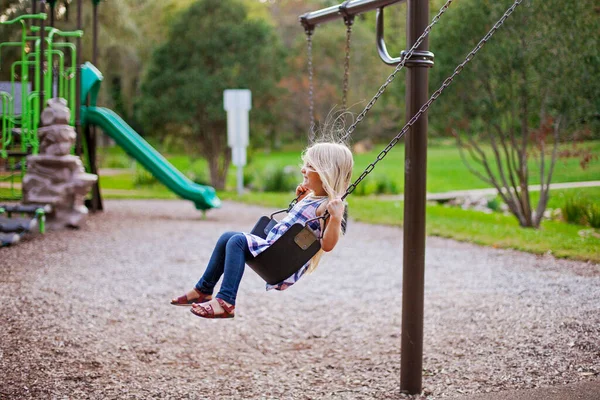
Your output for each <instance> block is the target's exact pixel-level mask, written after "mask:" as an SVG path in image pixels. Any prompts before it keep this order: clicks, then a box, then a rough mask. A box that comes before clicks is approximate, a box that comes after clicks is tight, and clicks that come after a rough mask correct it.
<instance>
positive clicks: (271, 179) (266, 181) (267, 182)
mask: <svg viewBox="0 0 600 400" xmlns="http://www.w3.org/2000/svg"><path fill="white" fill-rule="evenodd" d="M300 182H301V179H300V177H299V176H298V168H297V167H295V166H287V167H285V168H283V169H282V168H271V169H267V170H266V171H265V172H264V174H263V176H262V190H263V191H265V192H289V191H294V190H295V189H296V186H298V183H300Z"/></svg>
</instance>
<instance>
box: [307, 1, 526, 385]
mask: <svg viewBox="0 0 600 400" xmlns="http://www.w3.org/2000/svg"><path fill="white" fill-rule="evenodd" d="M404 1H406V3H407V5H408V12H407V48H409V49H410V50H408V51H406V52H404V51H403V52H402V53H401V56H400V57H399V58H392V57H390V56H389V54H388V52H387V49H386V46H385V41H384V39H383V8H384V7H385V6H388V5H391V4H394V3H399V2H404ZM452 1H453V0H447V1H446V3H445V4H444V6H442V8H441V9H440V11H439V13H438V14H437V15H436V16H435V17H434V18H433V20H432V22H431V23H430V24H429V25H428V18H429V1H420V0H352V1H351V0H347V1H345V2H344V3H342V4H340V5H339V6H333V7H329V8H326V9H322V10H319V11H315V12H312V13H307V14H304V15H302V16H300V22H301V24H302V26H304V29H305V31H306V33H307V37H308V38H309V40H308V44H309V46H310V45H311V41H310V37H311V35H312V33H313V30H314V28H315V27H316V25H318V24H321V23H325V22H329V21H332V20H336V19H338V18H344V20H345V21H347V20H348V19H353V18H354V16H355V15H358V14H360V13H363V12H367V11H371V10H374V9H377V21H376V23H377V49H378V52H379V55H380V57H381V59H382V60H383V61H384V62H385V63H386V64H388V65H396V69H395V70H394V72H392V74H390V76H389V77H388V79H387V80H386V82H385V83H384V84H383V85H382V86H381V87H380V89H379V90H378V92H377V93H376V94H375V96H374V97H373V98H372V99H371V101H370V102H369V103H368V104H367V106H366V107H365V109H364V110H363V111H362V112H361V113H360V114H359V115H358V117H357V118H356V120H355V122H354V124H352V125H351V126H350V128H349V129H348V130H347V132H346V135H345V138H346V137H348V136H349V135H350V134H351V133H352V132H353V131H354V129H355V128H356V125H357V124H358V123H359V122H360V121H361V120H362V119H363V118H364V116H365V115H366V113H367V112H368V111H369V110H370V109H371V107H372V106H373V105H374V104H375V102H376V101H377V100H378V99H379V97H380V96H381V95H382V94H383V92H384V91H385V89H386V88H387V86H388V85H389V84H390V83H391V82H392V80H393V79H394V77H395V75H396V73H397V72H398V71H399V70H400V69H401V68H402V67H404V66H406V67H408V71H407V75H406V120H407V122H406V124H405V125H404V126H403V128H402V129H401V131H400V132H399V133H398V134H397V135H396V136H395V137H394V138H393V139H392V141H391V142H390V143H389V144H388V145H387V146H386V147H385V149H384V150H383V151H381V152H380V153H379V155H378V156H377V158H376V160H375V161H374V162H373V163H371V164H370V165H369V166H368V167H367V168H366V169H365V171H364V172H363V173H362V174H361V175H360V176H359V178H358V179H356V181H355V182H354V183H353V184H351V185H350V187H349V188H348V190H347V191H346V194H345V195H344V196H343V198H346V197H347V196H348V195H349V194H350V193H352V191H354V189H355V188H356V185H357V184H358V183H359V182H360V181H362V180H363V179H364V178H365V177H366V175H368V174H369V173H370V172H371V171H372V170H373V168H374V167H375V165H376V164H377V163H378V162H379V161H381V160H382V159H383V158H384V157H385V156H386V155H387V153H388V152H389V151H390V150H391V148H392V147H394V146H395V145H396V144H397V143H398V141H399V140H400V139H401V138H402V137H403V136H404V135H405V134H406V133H407V132H409V130H410V134H409V135H407V136H406V139H405V143H406V145H405V166H404V177H405V201H404V204H405V205H404V235H403V239H404V247H403V278H402V335H401V340H402V341H401V369H400V390H401V391H402V392H407V393H409V394H417V393H420V392H421V390H422V370H423V308H424V307H423V306H424V285H425V267H424V264H425V237H426V233H425V215H426V214H425V203H426V167H427V110H428V109H429V107H430V106H431V104H432V103H433V102H434V101H435V100H436V99H437V98H438V97H439V95H440V94H441V93H442V91H443V90H445V88H446V87H448V86H449V85H450V83H452V80H453V79H454V77H456V76H457V75H458V74H460V72H461V71H462V70H463V68H464V66H465V65H466V64H467V63H468V62H470V61H471V60H472V59H473V57H474V56H475V54H476V53H477V52H478V51H479V50H480V49H481V48H482V47H483V46H484V45H485V44H486V43H487V41H488V40H489V39H490V38H491V36H492V35H493V34H494V33H495V32H496V31H497V30H498V28H500V26H502V24H503V23H504V21H505V20H506V19H507V18H508V17H509V16H510V15H511V14H512V13H513V11H514V10H515V9H516V7H517V6H519V5H520V4H521V2H522V1H523V0H514V3H513V4H512V5H511V6H510V7H509V8H508V9H507V10H506V12H505V13H504V15H503V16H502V17H501V18H500V19H499V20H498V21H497V22H496V23H495V24H494V26H493V27H492V28H491V29H490V30H489V31H488V33H487V34H486V35H485V36H484V37H483V38H482V39H481V40H480V41H479V43H478V44H477V45H476V46H475V48H473V50H471V52H469V54H468V55H467V56H466V57H465V59H464V61H463V62H462V63H460V64H459V65H458V66H457V67H456V68H455V69H454V72H453V73H452V75H451V76H449V77H448V78H446V79H445V80H444V82H443V83H442V86H440V87H439V88H438V89H437V90H436V91H435V92H434V93H433V94H432V95H431V96H429V95H428V68H430V67H433V53H431V52H429V51H428V35H429V32H430V31H431V28H432V26H433V25H435V23H437V21H438V20H439V17H440V16H441V15H442V14H443V13H444V12H445V11H446V10H447V9H448V7H449V6H450V4H451V3H452ZM347 25H348V24H347ZM309 50H310V49H309ZM347 53H348V51H347ZM309 55H310V51H309ZM347 58H348V57H347ZM311 62H312V60H311V59H309V67H310V66H311ZM345 76H347V72H346V73H345ZM311 80H312V72H311ZM311 95H312V93H311ZM311 112H312V109H311ZM311 120H312V116H311Z"/></svg>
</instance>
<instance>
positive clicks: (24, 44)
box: [0, 1, 220, 245]
mask: <svg viewBox="0 0 600 400" xmlns="http://www.w3.org/2000/svg"><path fill="white" fill-rule="evenodd" d="M48 3H50V12H48V13H45V12H42V13H37V14H35V13H34V14H25V15H21V16H19V17H17V18H14V19H12V20H8V21H4V22H0V24H2V25H17V26H19V27H20V40H19V41H14V42H5V43H0V67H1V68H7V67H10V76H11V80H10V82H6V83H5V84H1V86H0V127H1V128H2V131H1V133H2V136H1V142H0V174H1V175H0V184H1V186H0V200H2V201H17V200H22V202H23V204H21V205H16V204H8V205H3V206H0V214H2V213H6V217H8V218H4V217H2V218H1V219H0V232H2V233H1V234H0V238H1V240H0V242H1V244H2V245H9V244H13V243H16V242H17V241H18V240H19V239H20V237H21V236H22V235H24V234H26V233H28V232H31V231H33V230H34V229H35V228H36V227H40V232H43V227H44V226H45V224H44V221H42V219H44V218H45V217H46V214H47V213H50V214H49V215H48V218H49V219H52V218H54V217H55V214H56V211H57V209H56V207H55V206H56V204H49V203H47V202H41V203H33V201H32V199H33V198H35V199H38V200H39V199H44V198H45V199H50V198H51V197H52V196H50V197H44V196H37V197H36V196H33V197H32V196H28V195H27V193H24V192H25V191H26V190H27V185H25V182H26V181H31V179H29V180H28V179H27V173H28V164H29V163H30V161H31V160H29V159H28V158H31V157H38V154H39V153H40V129H41V128H40V126H41V125H42V120H43V118H42V116H41V112H42V110H43V108H44V107H45V105H46V103H48V102H49V101H50V100H51V99H60V101H61V103H62V104H64V106H66V107H67V108H68V113H69V115H70V116H69V117H68V121H63V122H64V123H66V124H67V125H68V126H70V127H71V128H72V129H73V132H75V140H74V141H73V142H69V141H67V142H66V143H70V145H69V149H68V151H67V152H66V153H65V154H64V155H67V154H68V153H71V156H72V157H78V158H79V157H80V158H82V159H83V160H84V162H83V165H85V168H86V170H87V171H88V172H90V173H91V174H97V168H96V149H95V147H96V144H95V135H91V134H90V127H92V128H93V127H94V126H99V127H101V128H102V129H103V131H104V132H105V133H106V134H107V135H108V136H110V137H111V138H113V139H114V140H115V142H116V143H117V144H118V145H119V146H121V147H123V148H124V149H125V151H126V152H127V153H128V154H129V155H131V156H132V157H133V158H134V159H136V160H137V161H138V162H139V163H140V164H142V165H143V166H144V167H145V168H146V169H148V170H149V171H150V172H151V173H152V174H153V175H154V176H155V177H156V178H157V179H158V180H159V181H160V182H162V183H163V184H165V186H167V187H168V188H169V189H170V190H172V191H173V192H175V193H176V194H177V195H179V196H180V197H182V198H184V199H188V200H191V201H192V202H193V203H194V205H195V207H196V208H197V209H198V210H201V211H203V212H204V211H205V210H208V209H211V208H215V207H219V206H220V200H219V199H218V197H217V196H216V194H215V191H214V189H213V188H211V187H208V186H202V185H198V184H196V183H194V182H192V181H190V180H189V179H188V178H187V177H186V176H185V175H183V174H182V173H181V172H180V171H178V170H177V169H176V168H175V167H173V166H172V165H171V164H170V163H169V162H168V161H167V160H166V159H165V158H164V157H163V156H162V155H161V154H160V153H158V152H157V151H156V150H155V149H154V148H153V147H152V146H151V145H149V144H148V143H147V142H146V141H145V140H144V139H143V138H142V137H141V136H140V135H139V134H137V133H136V132H135V131H134V130H133V129H132V128H131V127H130V126H129V125H128V124H127V123H126V122H125V121H123V120H122V119H121V118H120V117H119V116H118V115H117V114H115V113H114V112H112V111H111V110H108V109H106V108H102V107H97V104H96V103H97V98H98V93H99V90H100V84H101V82H102V79H103V76H102V73H101V72H100V71H98V70H97V69H96V68H95V67H94V66H93V64H91V63H89V62H88V63H85V64H84V65H81V64H82V63H81V62H80V58H81V55H80V51H78V50H79V49H80V39H81V37H82V36H83V31H82V30H75V31H70V32H64V31H61V30H59V29H56V28H55V27H53V26H45V21H46V20H47V18H48V15H50V25H52V24H53V16H54V5H55V2H48ZM93 3H94V11H95V12H94V17H95V21H94V22H95V24H94V47H95V46H96V44H97V42H96V36H97V32H96V31H97V29H96V26H97V21H96V20H97V13H96V7H97V5H98V2H97V1H94V2H93ZM32 5H33V7H32V9H33V11H34V12H35V9H36V1H33V2H32ZM41 8H42V11H43V10H45V8H46V4H45V3H44V2H41ZM78 10H79V11H78V20H79V23H78V25H79V26H81V15H79V14H80V13H81V1H80V2H79V7H78ZM36 24H39V25H36ZM72 39H76V40H77V44H75V43H72V42H71V41H70V40H72ZM8 47H14V48H17V49H18V50H19V53H20V57H19V59H18V60H17V61H15V62H13V63H12V64H11V65H10V66H8V63H6V62H5V63H2V56H3V54H2V52H3V50H5V49H6V48H8ZM95 54H96V51H94V55H95ZM88 99H89V100H88ZM86 102H89V103H87V105H85V104H86ZM59 136H60V135H59ZM38 159H39V157H38ZM73 165H75V164H73ZM76 169H77V170H79V167H76ZM80 172H81V171H80ZM78 173H79V172H78ZM88 175H89V174H88ZM81 176H83V175H81ZM85 180H86V181H90V178H85ZM21 183H23V185H21ZM93 189H94V190H93V191H92V196H91V198H88V199H87V200H86V204H87V205H88V206H91V209H92V211H100V210H102V202H101V194H100V190H99V185H98V183H97V182H94V188H93ZM22 190H23V192H22ZM80 194H81V193H80ZM78 207H79V208H80V209H81V210H83V209H85V206H84V205H83V204H81V205H80V206H78ZM8 210H10V211H8ZM86 210H87V209H86ZM19 214H20V215H22V216H23V217H24V218H19V219H16V218H13V215H19ZM49 226H58V225H56V224H54V225H52V224H51V225H49Z"/></svg>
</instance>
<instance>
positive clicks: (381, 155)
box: [342, 0, 523, 200]
mask: <svg viewBox="0 0 600 400" xmlns="http://www.w3.org/2000/svg"><path fill="white" fill-rule="evenodd" d="M522 1H523V0H515V2H514V3H513V5H512V6H510V7H509V8H508V9H507V10H506V12H505V13H504V15H503V16H502V17H501V18H500V19H499V20H498V22H496V24H494V26H493V27H492V28H491V29H490V30H489V31H488V33H487V34H486V35H485V36H484V37H483V39H481V40H480V41H479V43H478V44H477V46H475V47H474V48H473V50H471V52H470V53H469V54H468V55H467V57H465V59H464V61H463V62H461V63H460V64H458V66H457V67H456V68H455V69H454V72H453V73H452V75H450V76H449V77H448V78H446V79H445V80H444V82H443V83H442V86H440V87H439V88H438V89H437V90H436V91H435V92H433V94H432V95H431V97H430V98H429V100H427V102H426V103H425V104H423V105H422V106H421V108H420V109H419V111H417V113H416V114H415V115H413V117H412V118H411V119H410V121H408V122H407V123H406V125H404V127H403V128H402V130H401V131H400V132H399V133H398V134H397V135H396V136H395V137H394V138H393V139H392V141H391V142H390V143H389V144H388V145H387V146H386V147H385V149H383V150H382V151H381V152H380V153H379V154H378V155H377V158H376V160H375V161H374V162H372V163H371V164H369V165H368V166H367V168H366V169H365V170H364V171H363V173H362V174H361V175H360V176H359V177H358V179H356V181H354V183H353V184H351V185H350V186H349V187H348V190H346V194H344V196H342V200H343V199H345V198H346V197H347V196H348V195H349V194H350V193H352V192H353V191H354V189H356V185H358V184H359V183H360V182H361V181H362V180H363V179H365V177H366V176H367V175H369V173H371V171H373V169H374V168H375V165H376V164H377V163H378V162H379V161H381V160H383V158H384V157H385V156H386V155H387V153H388V152H389V151H390V150H391V149H392V147H394V146H395V145H396V143H398V141H399V140H400V139H401V138H402V136H404V134H405V133H406V132H407V131H408V129H409V128H410V127H411V126H413V124H414V123H415V122H417V120H418V119H419V117H420V116H421V115H422V114H423V113H424V112H425V111H427V109H429V107H430V106H431V104H432V103H433V102H434V101H435V100H436V99H437V98H438V97H439V96H440V94H441V93H442V92H443V91H444V90H445V89H446V88H447V87H448V86H449V85H450V83H452V81H453V80H454V78H455V77H456V76H457V75H458V74H460V73H461V72H462V70H463V68H464V67H465V65H466V64H467V63H469V62H470V61H471V60H472V59H473V57H475V54H477V52H478V51H479V50H480V49H481V48H482V47H483V46H484V45H485V44H486V43H487V42H488V40H489V39H490V38H491V37H492V35H493V34H494V33H496V31H497V30H498V28H500V27H501V26H502V24H504V21H505V20H506V18H508V17H509V16H510V15H511V14H512V13H513V11H514V10H515V8H517V6H519V5H520V4H521V2H522ZM386 83H387V82H386Z"/></svg>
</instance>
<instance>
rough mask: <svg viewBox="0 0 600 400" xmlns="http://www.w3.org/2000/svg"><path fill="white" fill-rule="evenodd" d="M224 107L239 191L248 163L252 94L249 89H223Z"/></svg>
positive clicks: (239, 191) (228, 143)
mask: <svg viewBox="0 0 600 400" xmlns="http://www.w3.org/2000/svg"><path fill="white" fill-rule="evenodd" d="M223 107H224V108H225V111H227V145H228V146H229V147H231V161H232V162H233V165H235V166H236V167H238V193H240V194H241V193H242V191H243V180H244V174H243V171H242V167H243V166H244V165H246V147H248V144H249V131H250V129H249V122H248V120H249V119H248V112H249V111H250V109H251V108H252V95H251V93H250V90H248V89H226V90H225V91H223Z"/></svg>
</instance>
